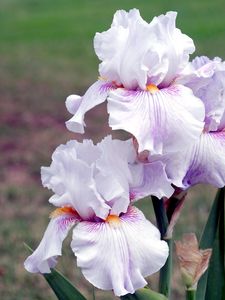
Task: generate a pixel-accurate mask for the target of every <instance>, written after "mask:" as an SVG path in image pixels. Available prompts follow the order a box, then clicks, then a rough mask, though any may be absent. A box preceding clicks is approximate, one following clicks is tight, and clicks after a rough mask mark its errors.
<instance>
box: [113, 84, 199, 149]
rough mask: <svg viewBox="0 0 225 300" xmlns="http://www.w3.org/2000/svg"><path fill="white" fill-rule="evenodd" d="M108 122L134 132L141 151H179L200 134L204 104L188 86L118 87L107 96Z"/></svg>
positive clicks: (115, 126)
mask: <svg viewBox="0 0 225 300" xmlns="http://www.w3.org/2000/svg"><path fill="white" fill-rule="evenodd" d="M108 112H109V115H110V118H109V125H110V126H111V127H112V129H124V130H126V131H128V132H130V133H131V134H133V135H134V136H135V138H136V139H137V141H138V144H139V152H142V151H144V150H149V151H150V152H151V154H162V153H165V152H176V151H177V149H182V148H185V147H186V143H187V140H188V141H189V143H192V142H193V141H195V140H196V139H198V137H199V136H200V134H201V132H202V130H203V127H204V123H203V120H204V116H205V115H204V105H203V103H202V101H201V100H200V99H198V98H196V97H195V96H194V95H193V93H192V91H191V90H190V89H189V88H186V87H184V86H181V85H173V86H171V87H170V88H167V89H162V90H158V91H156V92H155V93H154V94H152V93H151V92H148V91H142V92H138V91H136V92H135V91H133V92H132V91H127V90H125V89H117V90H116V91H113V92H111V93H110V95H109V97H108Z"/></svg>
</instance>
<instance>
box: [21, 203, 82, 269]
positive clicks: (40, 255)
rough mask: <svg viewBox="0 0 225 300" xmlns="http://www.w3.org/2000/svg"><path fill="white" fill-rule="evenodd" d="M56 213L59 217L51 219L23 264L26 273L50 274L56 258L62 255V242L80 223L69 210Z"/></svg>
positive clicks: (76, 216)
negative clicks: (35, 247) (73, 227)
mask: <svg viewBox="0 0 225 300" xmlns="http://www.w3.org/2000/svg"><path fill="white" fill-rule="evenodd" d="M60 210H61V211H60ZM56 211H57V210H56ZM56 211H55V212H56ZM57 213H58V214H59V216H55V217H52V219H51V221H50V223H49V224H48V227H47V229H46V231H45V233H44V236H43V238H42V240H41V242H40V244H39V246H38V247H37V249H36V250H35V251H34V252H33V253H32V254H31V255H30V256H29V257H28V258H27V259H26V260H25V262H24V266H25V269H26V270H27V271H28V272H31V273H50V272H51V270H50V269H51V268H54V267H55V265H56V263H57V256H59V255H61V253H62V243H63V240H64V239H65V238H66V236H67V234H68V232H69V230H70V228H71V227H72V226H73V225H75V224H76V223H77V222H79V221H80V217H79V216H78V215H77V214H76V212H75V211H73V210H72V209H70V208H64V211H63V209H58V212H57ZM57 213H55V214H56V215H57Z"/></svg>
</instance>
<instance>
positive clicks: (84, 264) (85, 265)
mask: <svg viewBox="0 0 225 300" xmlns="http://www.w3.org/2000/svg"><path fill="white" fill-rule="evenodd" d="M71 247H72V250H73V251H74V253H75V255H76V256H77V264H78V266H79V267H80V268H81V271H82V273H83V275H84V276H85V278H86V279H87V280H88V281H89V282H91V284H93V285H94V286H96V287H97V288H100V289H103V290H113V291H114V293H115V295H116V296H122V295H125V294H127V293H134V292H135V290H136V289H138V288H141V287H144V286H145V285H146V284H147V282H146V281H145V279H144V277H146V276H148V275H151V274H153V273H155V272H157V271H158V270H159V269H160V268H161V267H162V266H163V265H164V264H165V262H166V259H167V256H168V246H167V244H166V242H164V241H161V240H160V233H159V231H158V229H157V228H156V227H155V226H153V225H152V224H151V223H150V222H149V221H147V220H146V219H145V217H144V215H143V214H142V212H141V211H139V210H138V209H136V208H134V207H132V208H129V210H128V212H127V213H126V214H124V215H122V216H121V217H120V218H118V217H116V216H112V217H111V218H110V217H109V218H108V221H107V222H99V223H91V222H82V223H80V224H78V226H77V227H76V228H75V229H74V231H73V240H72V243H71Z"/></svg>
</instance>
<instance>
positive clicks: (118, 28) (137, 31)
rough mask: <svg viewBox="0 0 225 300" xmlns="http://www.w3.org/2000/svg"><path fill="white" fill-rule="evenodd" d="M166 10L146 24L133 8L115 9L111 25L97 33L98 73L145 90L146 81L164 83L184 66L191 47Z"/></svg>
mask: <svg viewBox="0 0 225 300" xmlns="http://www.w3.org/2000/svg"><path fill="white" fill-rule="evenodd" d="M175 20H176V13H175V12H168V13H167V14H166V15H161V16H159V17H158V18H157V17H156V18H154V19H153V21H152V22H151V23H150V24H148V23H147V22H145V21H144V20H143V19H142V18H141V16H140V13H139V11H138V10H137V9H133V10H130V11H129V12H128V13H127V12H125V11H118V12H116V14H115V16H114V19H113V23H112V25H111V28H110V29H109V30H107V31H105V32H102V33H97V34H96V36H95V39H94V47H95V51H96V54H97V55H98V57H99V59H100V60H101V61H102V63H101V64H100V66H99V72H100V74H101V75H102V76H105V77H107V78H108V80H110V81H115V82H116V83H117V84H122V85H123V86H124V87H125V88H127V89H135V88H137V87H139V88H141V89H142V90H145V87H146V84H147V83H154V84H156V85H159V84H160V85H161V86H164V87H165V86H167V85H168V84H170V83H171V82H172V80H173V79H174V78H175V77H176V75H177V74H178V73H179V72H180V71H181V70H182V69H183V68H184V66H185V65H186V64H187V62H188V59H189V54H191V53H193V51H194V49H195V47H194V44H193V41H192V39H190V38H189V37H188V36H186V35H184V34H182V33H181V31H180V30H179V29H177V28H176V25H175Z"/></svg>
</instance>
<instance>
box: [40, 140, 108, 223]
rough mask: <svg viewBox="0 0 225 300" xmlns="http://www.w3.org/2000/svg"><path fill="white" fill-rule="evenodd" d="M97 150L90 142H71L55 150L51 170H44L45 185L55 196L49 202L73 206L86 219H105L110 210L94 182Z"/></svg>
mask: <svg viewBox="0 0 225 300" xmlns="http://www.w3.org/2000/svg"><path fill="white" fill-rule="evenodd" d="M82 148H83V150H84V153H83V155H84V154H85V153H88V155H87V157H86V159H83V157H82V155H81V153H82ZM95 148H97V147H95V146H94V145H93V144H92V142H88V141H86V142H84V143H83V144H80V143H78V142H76V141H71V142H68V143H67V144H66V145H61V146H59V147H58V148H57V149H56V150H55V152H54V153H53V155H52V163H51V165H50V167H42V168H41V176H42V183H43V185H44V186H45V187H47V188H49V189H52V190H53V192H54V193H55V195H54V196H53V197H52V198H50V200H49V201H50V202H51V203H53V204H54V205H56V206H68V205H69V206H72V207H74V208H75V209H76V211H77V212H78V213H79V215H80V216H81V217H82V218H83V219H84V220H87V219H90V218H92V217H93V216H94V215H97V216H98V217H100V218H103V219H104V218H105V217H106V216H107V215H108V212H109V209H110V207H109V206H108V205H107V204H106V203H105V200H104V199H103V198H102V196H101V195H100V194H99V192H98V191H97V187H96V183H95V178H94V160H95V159H96V158H97V157H98V155H99V153H98V151H99V150H98V149H97V151H95ZM88 149H89V150H88ZM91 155H93V157H92V158H91Z"/></svg>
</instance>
